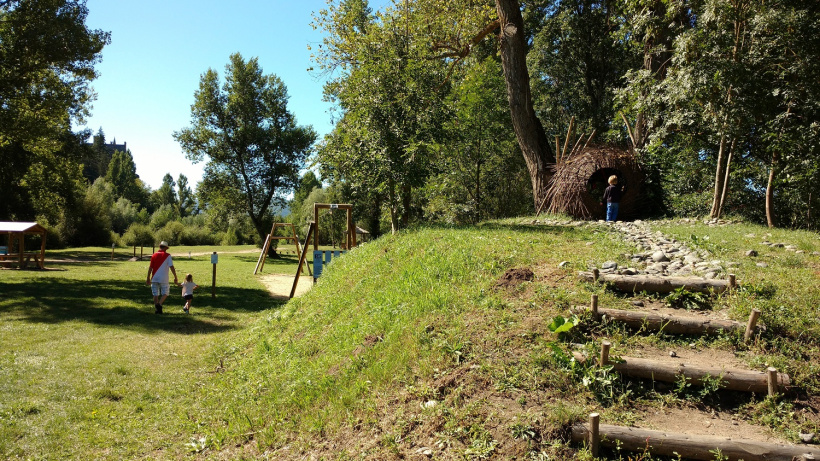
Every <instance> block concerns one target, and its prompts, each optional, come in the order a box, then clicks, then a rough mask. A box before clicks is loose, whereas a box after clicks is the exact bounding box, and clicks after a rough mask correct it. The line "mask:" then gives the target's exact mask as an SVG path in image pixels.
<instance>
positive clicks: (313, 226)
mask: <svg viewBox="0 0 820 461" xmlns="http://www.w3.org/2000/svg"><path fill="white" fill-rule="evenodd" d="M315 229H316V223H315V222H312V223H310V226H308V232H307V236H305V246H304V247H302V254H300V255H299V266H298V267H297V269H296V276H295V277H294V278H293V287H292V288H291V289H290V297H289V298H290V299H293V296H294V295H295V294H296V285H297V284H298V283H299V276H300V275H302V264H304V265H305V266H307V267H308V272H310V266H308V263H307V260H306V258H307V252H308V245H309V243H308V242H310V234H311V233H313V232H315ZM311 275H312V274H311Z"/></svg>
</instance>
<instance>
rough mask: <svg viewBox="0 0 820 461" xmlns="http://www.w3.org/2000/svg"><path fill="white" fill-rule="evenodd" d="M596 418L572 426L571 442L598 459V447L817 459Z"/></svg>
mask: <svg viewBox="0 0 820 461" xmlns="http://www.w3.org/2000/svg"><path fill="white" fill-rule="evenodd" d="M597 418H598V415H597V414H596V413H593V414H592V415H590V422H589V423H588V424H580V423H579V424H575V425H574V426H573V427H572V441H573V442H575V443H583V442H586V443H588V444H589V446H590V448H591V449H592V452H593V456H596V457H597V456H598V453H597V451H598V446H604V447H609V448H618V449H621V450H629V451H637V452H643V451H649V452H650V453H651V454H652V455H658V456H677V455H680V456H681V457H683V458H684V459H698V460H713V459H715V451H716V450H720V452H721V453H722V454H723V455H724V456H726V457H727V458H728V459H729V460H740V459H742V460H744V461H772V460H775V461H792V460H806V461H807V460H813V459H820V449H818V448H816V447H814V446H810V445H789V444H778V443H768V442H759V441H755V440H748V439H732V438H729V437H715V436H708V435H694V434H684V433H671V432H663V431H655V430H648V429H640V428H636V427H624V426H613V425H608V424H600V425H599V424H597V420H598V419H597Z"/></svg>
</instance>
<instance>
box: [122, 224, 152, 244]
mask: <svg viewBox="0 0 820 461" xmlns="http://www.w3.org/2000/svg"><path fill="white" fill-rule="evenodd" d="M155 241H156V240H155V238H154V233H153V232H152V231H151V228H150V227H148V226H146V225H145V224H140V223H133V224H131V225H130V226H128V230H126V231H125V233H124V234H122V243H124V244H126V245H128V246H141V245H153V244H154V243H155Z"/></svg>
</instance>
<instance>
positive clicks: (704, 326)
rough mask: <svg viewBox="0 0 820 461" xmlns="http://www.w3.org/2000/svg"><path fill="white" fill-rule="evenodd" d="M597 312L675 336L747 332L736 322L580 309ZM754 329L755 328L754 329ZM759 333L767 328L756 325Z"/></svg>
mask: <svg viewBox="0 0 820 461" xmlns="http://www.w3.org/2000/svg"><path fill="white" fill-rule="evenodd" d="M578 309H587V310H591V311H593V313H595V311H597V316H598V317H600V316H607V317H609V318H610V319H613V320H617V321H619V322H623V323H625V324H626V325H627V326H629V327H630V328H633V329H640V328H647V329H649V330H652V331H663V332H664V333H669V334H675V335H700V334H703V335H718V334H720V333H721V332H724V331H728V332H732V331H745V330H746V325H745V324H743V323H740V322H736V321H734V320H719V319H709V318H702V319H700V318H693V317H683V316H678V315H671V314H659V313H657V312H647V311H639V310H634V311H630V310H622V309H604V308H598V309H595V308H591V307H588V306H583V307H578ZM753 328H754V327H753ZM756 328H757V329H758V330H759V331H765V326H763V325H756Z"/></svg>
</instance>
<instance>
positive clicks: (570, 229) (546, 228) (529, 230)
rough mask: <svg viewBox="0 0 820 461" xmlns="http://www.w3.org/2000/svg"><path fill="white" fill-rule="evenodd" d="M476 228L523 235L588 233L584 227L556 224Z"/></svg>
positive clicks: (483, 224)
mask: <svg viewBox="0 0 820 461" xmlns="http://www.w3.org/2000/svg"><path fill="white" fill-rule="evenodd" d="M476 227H478V228H479V229H490V230H504V231H515V232H520V233H523V234H541V233H544V232H551V233H555V234H578V233H582V232H588V231H589V229H588V228H586V227H584V226H569V225H567V226H560V225H554V224H501V223H481V224H478V225H477V226H476Z"/></svg>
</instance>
